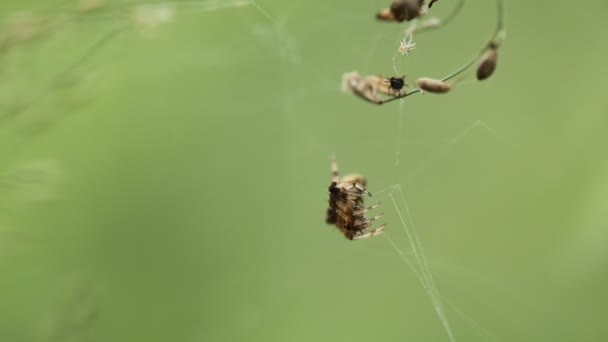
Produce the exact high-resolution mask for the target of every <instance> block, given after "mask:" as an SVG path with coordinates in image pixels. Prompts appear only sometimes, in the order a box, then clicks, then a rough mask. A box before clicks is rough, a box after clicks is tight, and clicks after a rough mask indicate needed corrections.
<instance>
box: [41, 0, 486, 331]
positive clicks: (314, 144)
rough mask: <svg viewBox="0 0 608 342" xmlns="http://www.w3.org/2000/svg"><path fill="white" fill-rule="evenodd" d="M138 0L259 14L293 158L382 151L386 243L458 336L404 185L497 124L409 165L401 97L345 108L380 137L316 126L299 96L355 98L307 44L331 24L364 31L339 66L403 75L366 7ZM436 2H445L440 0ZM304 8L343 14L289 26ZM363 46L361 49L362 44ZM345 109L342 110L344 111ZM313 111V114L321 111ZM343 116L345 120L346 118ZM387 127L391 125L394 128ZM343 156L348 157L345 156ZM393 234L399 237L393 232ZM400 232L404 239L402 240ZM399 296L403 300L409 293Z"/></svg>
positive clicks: (469, 127) (450, 139)
mask: <svg viewBox="0 0 608 342" xmlns="http://www.w3.org/2000/svg"><path fill="white" fill-rule="evenodd" d="M141 3H142V4H145V5H149V6H152V7H150V8H148V10H151V11H152V12H154V10H163V9H169V10H170V11H173V10H175V11H176V12H177V14H180V13H184V14H192V15H195V14H196V13H200V12H215V11H221V10H229V9H245V8H246V9H248V10H253V11H255V12H256V13H257V15H258V16H259V18H261V19H262V20H260V21H258V22H257V23H256V24H255V25H254V26H253V27H252V35H253V37H255V39H257V40H259V42H260V44H267V45H268V46H269V47H270V48H271V49H276V50H277V51H276V52H277V54H278V61H279V64H278V66H277V70H278V74H279V78H280V84H279V85H278V86H277V89H278V90H277V92H276V101H277V102H278V104H279V105H280V111H281V113H282V116H283V119H284V121H285V122H284V124H285V127H286V128H287V129H288V130H289V131H290V132H291V133H293V137H292V139H293V140H294V141H296V140H297V141H298V144H299V145H300V146H301V149H302V151H300V154H299V155H298V157H302V156H303V157H308V158H310V159H313V160H320V161H321V162H320V163H321V164H323V163H325V162H326V156H328V155H330V154H331V153H333V152H339V153H337V157H338V162H339V163H341V165H344V166H345V167H346V170H351V169H358V168H359V167H360V164H361V163H364V162H366V158H365V157H364V158H355V154H354V153H348V152H347V151H348V150H360V149H362V148H363V147H364V146H365V145H366V144H368V143H370V142H372V143H374V144H376V145H377V146H380V147H382V148H383V149H384V151H385V153H386V156H385V157H386V158H384V159H381V160H380V162H379V163H378V164H379V165H380V168H381V169H382V172H381V173H380V174H379V175H381V176H382V177H383V178H384V181H385V182H388V183H392V184H391V185H389V186H388V187H387V188H385V189H384V190H380V191H377V190H376V191H374V188H370V190H371V191H372V192H373V193H374V194H375V197H377V198H383V200H382V202H385V204H384V207H385V208H386V207H388V208H386V209H385V210H387V211H388V210H389V208H391V207H392V208H391V209H390V210H394V213H395V214H396V215H397V218H398V221H396V222H391V225H390V226H389V229H388V230H387V231H386V232H385V234H384V238H385V239H386V243H387V246H390V248H391V249H392V250H393V251H394V252H395V253H396V255H397V256H398V258H400V260H402V261H403V262H404V264H405V265H407V267H409V268H410V270H411V271H412V272H413V274H414V275H415V276H416V277H417V278H418V280H419V281H420V284H421V286H422V288H423V290H424V291H425V293H426V295H427V296H428V298H429V300H430V302H431V305H432V307H433V309H434V311H435V313H436V316H437V318H438V319H439V321H440V323H441V325H442V327H443V329H444V330H445V333H446V335H447V337H448V340H449V341H451V342H452V341H457V340H458V338H457V336H456V334H455V333H454V331H453V328H452V325H451V320H450V317H449V315H448V312H447V310H446V309H445V304H444V302H445V301H444V300H443V298H442V296H441V295H440V291H439V288H438V286H437V284H436V282H435V279H434V276H433V273H432V271H431V263H430V261H429V258H428V256H427V253H426V252H425V249H424V248H423V244H422V239H421V237H420V236H419V234H418V232H417V229H416V226H415V225H414V223H413V219H412V217H414V216H415V213H412V212H410V209H409V205H408V202H407V201H406V198H407V196H406V194H407V188H406V186H405V185H407V184H409V183H410V182H415V181H416V180H418V179H419V177H420V175H422V174H423V173H425V171H427V170H429V169H432V168H433V167H434V166H436V165H437V164H438V163H439V162H440V161H441V160H442V159H443V158H444V157H445V156H446V155H449V154H450V153H451V152H452V151H453V150H454V149H456V148H457V147H458V146H459V144H460V143H461V142H463V141H466V140H467V138H469V137H470V136H471V135H473V134H474V133H475V132H478V131H483V132H487V133H489V135H490V136H491V137H494V138H496V137H497V133H496V132H495V130H494V129H493V128H491V127H490V126H489V125H487V124H486V123H485V122H484V121H482V120H479V119H475V120H473V121H472V122H467V123H465V124H464V125H462V126H463V128H462V129H459V130H457V131H456V132H447V133H445V139H442V141H445V143H442V142H441V141H440V142H439V143H437V141H432V142H431V143H428V142H423V143H422V145H424V146H425V147H428V146H429V145H430V146H433V148H432V149H431V150H430V151H429V149H427V148H425V149H424V150H425V152H429V153H427V154H426V155H425V157H424V158H422V159H421V160H420V161H418V163H416V164H414V165H411V164H410V163H404V159H405V158H404V155H405V154H406V152H408V151H407V150H405V149H404V148H403V146H404V145H405V146H408V147H410V146H419V144H418V143H416V142H415V141H406V142H404V138H406V137H407V132H406V127H408V125H407V123H408V121H407V120H408V118H409V116H410V115H412V113H411V112H410V111H409V108H410V107H409V101H408V100H401V101H399V102H400V103H399V104H398V105H395V106H392V107H389V106H387V108H383V109H382V111H381V112H380V111H378V113H374V111H375V110H377V108H375V107H366V106H368V105H367V104H365V103H358V102H356V103H353V105H352V106H350V107H349V108H350V109H352V108H355V107H356V108H357V109H356V110H357V111H360V112H364V115H363V116H359V117H358V119H357V120H358V121H359V123H360V126H366V125H372V123H370V121H374V120H376V119H377V116H379V115H382V116H384V118H382V119H381V120H378V121H379V122H378V123H377V124H375V125H374V128H373V129H374V130H375V133H378V132H379V133H380V134H381V135H382V137H381V138H373V139H362V140H360V141H357V140H356V139H353V137H356V136H360V133H357V134H352V132H345V131H343V130H338V132H336V128H335V126H336V125H331V127H328V128H326V129H318V126H317V122H316V121H312V120H309V119H307V115H310V113H306V112H303V111H302V110H300V107H299V106H300V105H301V104H302V103H303V102H306V101H309V100H310V99H312V100H313V101H327V100H328V99H329V100H335V101H340V103H345V102H347V101H349V102H350V101H352V102H355V101H356V99H352V98H349V97H347V96H344V95H342V94H340V92H339V89H338V88H339V87H338V85H337V83H338V80H339V76H340V73H341V72H345V71H348V70H347V69H342V70H340V69H338V70H336V69H334V68H333V66H324V65H323V64H322V63H321V61H319V60H318V59H317V58H316V55H315V54H314V53H311V52H310V50H307V46H308V45H310V44H312V42H314V41H315V39H317V38H318V37H319V36H320V34H319V32H324V33H325V32H332V31H334V30H336V27H339V28H340V29H339V30H340V31H341V33H340V34H338V36H339V37H338V38H336V39H337V40H346V38H348V37H349V36H350V34H349V33H348V32H349V31H350V30H351V29H352V30H354V31H357V32H358V33H356V34H354V35H353V36H357V35H361V38H359V37H356V38H354V39H352V41H353V44H355V47H354V48H352V51H350V52H349V53H346V54H344V53H343V54H339V53H338V55H339V56H338V57H336V58H338V59H343V63H344V65H348V66H349V67H350V66H356V65H361V66H362V67H361V69H362V70H364V71H365V72H370V73H371V72H374V71H375V70H377V69H378V68H380V69H382V71H383V72H384V73H387V74H388V73H391V72H392V71H394V72H395V73H396V74H400V67H399V66H398V65H397V64H396V63H395V58H394V56H395V55H394V53H392V52H391V51H393V50H394V49H395V46H393V45H391V44H389V43H387V42H390V41H391V40H394V39H395V36H398V35H395V32H396V31H395V30H393V31H392V32H391V30H388V29H387V28H386V27H384V26H379V25H377V24H375V23H372V25H371V27H372V28H371V29H369V28H367V27H366V28H365V29H364V30H362V29H361V28H358V25H359V23H360V22H361V21H362V20H364V19H365V18H367V19H369V17H371V16H370V15H369V13H364V14H365V15H362V14H361V12H360V11H359V10H356V9H348V8H347V9H345V6H346V5H345V4H340V3H331V2H328V3H322V4H314V6H315V8H314V11H313V10H311V9H310V7H307V6H310V5H309V4H307V2H305V1H303V0H300V1H293V2H289V4H288V5H287V8H281V9H280V10H275V11H273V10H272V6H270V5H266V3H265V2H264V1H261V0H260V1H258V0H255V1H220V0H207V1H175V2H170V1H169V2H167V1H158V2H156V1H154V2H141ZM440 5H442V4H441V3H440ZM158 6H161V7H158ZM162 6H166V7H162ZM383 6H386V3H385V2H383V1H369V2H368V3H367V4H366V6H362V7H366V8H369V9H370V10H376V9H379V8H382V7H383ZM438 7H439V5H438ZM338 9H339V10H338ZM301 10H309V11H310V13H315V12H318V13H325V12H328V13H340V14H341V15H342V16H343V19H342V21H341V22H340V24H336V22H335V18H332V17H327V16H323V19H319V20H318V22H316V23H314V25H313V24H307V25H303V27H305V28H306V29H300V30H296V32H292V21H293V20H298V16H297V13H298V12H299V11H301ZM304 18H307V17H304ZM300 20H302V19H300ZM306 20H307V19H306ZM126 29H127V27H125V26H120V25H119V26H118V27H117V28H115V29H112V30H110V31H108V32H107V33H105V34H103V35H102V36H101V37H100V38H99V40H97V41H95V42H93V43H92V44H90V46H89V48H88V49H86V50H85V52H84V53H83V54H82V56H81V57H79V58H77V59H76V60H75V61H74V62H73V63H72V64H70V65H68V67H67V68H66V69H65V70H63V71H61V73H60V75H65V74H66V73H69V72H71V71H73V70H75V69H78V68H81V67H82V66H83V65H86V63H88V62H89V61H90V59H91V58H92V57H93V56H94V55H95V54H97V53H99V52H100V50H101V49H103V48H104V47H105V46H106V45H107V44H109V43H111V42H112V41H113V40H114V39H116V38H117V37H119V36H120V34H122V33H123V32H125V30H126ZM361 32H365V34H361ZM397 40H398V39H397ZM393 43H395V42H393ZM337 45H338V46H339V47H329V48H328V51H329V53H328V54H329V55H331V53H332V52H336V49H339V48H340V47H342V48H344V46H345V44H337ZM346 47H347V48H348V45H346ZM361 47H363V49H362V48H361ZM359 50H364V51H365V52H364V53H363V54H362V56H360V58H358V59H357V61H356V62H351V61H349V60H348V57H349V55H351V54H353V53H354V52H355V51H357V53H358V51H359ZM305 51H307V52H305ZM414 53H416V52H414ZM457 62H459V61H457ZM45 92H46V90H44V89H43V90H42V91H41V94H46V93H45ZM42 96H44V95H41V97H42ZM36 101H37V99H35V100H34V102H36ZM320 108H322V107H320ZM359 108H362V109H359ZM345 112H347V111H346V110H345ZM312 114H317V115H318V114H320V113H312ZM325 115H332V116H336V117H344V116H347V115H349V113H325ZM345 120H348V118H346V119H345ZM334 123H335V121H334ZM390 126H395V127H394V128H393V127H390ZM342 133H349V134H346V135H347V136H348V138H347V140H348V144H343V145H340V143H336V141H340V140H342V139H344V138H342V137H341V134H342ZM328 137H330V138H328ZM336 150H337V151H336ZM320 152H321V153H320ZM349 155H350V157H349ZM341 156H346V157H345V158H342V157H341ZM288 158H289V157H288ZM326 164H328V163H326ZM324 171H326V170H320V174H323V175H325V174H326V173H327V172H324ZM291 172H293V173H296V171H294V170H291ZM404 172H405V173H407V180H405V181H404V180H403V177H402V174H403V173H404ZM376 179H377V178H370V183H372V184H378V183H380V182H377V181H376ZM402 184H404V185H402ZM387 200H388V203H387ZM298 216H299V214H298ZM398 226H400V228H401V229H400V230H399V229H390V227H398ZM398 235H403V236H401V237H398ZM403 238H404V241H401V240H403ZM376 239H379V238H376ZM366 243H368V241H364V242H361V244H366ZM400 300H407V298H406V299H400ZM449 306H450V307H452V308H453V311H454V312H456V313H458V314H459V315H460V316H462V317H465V318H466V319H467V320H468V321H471V322H473V323H472V325H473V326H475V328H474V329H476V330H478V331H480V332H482V333H483V334H484V335H485V336H486V337H488V336H489V337H490V338H492V339H494V340H495V338H493V337H491V334H488V333H487V332H485V331H484V330H483V328H481V327H479V326H478V324H477V323H475V320H474V319H471V318H470V317H468V316H466V314H465V313H464V312H462V311H461V310H459V309H458V308H456V307H455V306H454V305H449Z"/></svg>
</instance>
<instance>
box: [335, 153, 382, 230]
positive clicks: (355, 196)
mask: <svg viewBox="0 0 608 342" xmlns="http://www.w3.org/2000/svg"><path fill="white" fill-rule="evenodd" d="M331 170H332V180H331V184H330V185H329V189H328V191H329V208H327V217H326V218H325V221H326V222H327V223H328V224H333V225H335V226H336V227H337V228H338V229H339V230H340V232H342V234H344V236H345V237H346V238H347V239H349V240H360V239H366V238H369V237H372V236H376V235H378V234H381V233H382V231H383V230H384V227H385V226H386V224H383V225H381V226H380V227H378V228H376V229H371V226H372V224H373V221H375V220H377V219H379V218H381V217H382V215H383V214H380V215H377V216H374V217H372V218H369V219H368V218H366V217H365V213H367V212H369V211H371V210H373V209H375V208H377V207H378V206H379V205H380V203H376V204H374V205H372V206H371V207H368V208H365V207H364V205H363V195H364V194H365V195H368V196H370V197H371V195H372V194H371V193H370V192H369V191H367V190H366V189H365V183H366V180H365V177H363V176H362V175H359V174H351V175H347V176H344V177H342V178H340V176H339V173H338V164H337V163H336V160H335V159H333V158H332V162H331Z"/></svg>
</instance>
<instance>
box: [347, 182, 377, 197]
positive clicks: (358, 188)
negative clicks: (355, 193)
mask: <svg viewBox="0 0 608 342" xmlns="http://www.w3.org/2000/svg"><path fill="white" fill-rule="evenodd" d="M352 188H357V190H359V191H361V192H363V193H364V194H367V195H368V196H369V197H372V193H371V192H369V191H367V189H365V188H364V187H363V186H362V185H361V184H359V183H352V184H351V185H349V186H347V187H346V188H344V190H346V191H348V190H350V189H352Z"/></svg>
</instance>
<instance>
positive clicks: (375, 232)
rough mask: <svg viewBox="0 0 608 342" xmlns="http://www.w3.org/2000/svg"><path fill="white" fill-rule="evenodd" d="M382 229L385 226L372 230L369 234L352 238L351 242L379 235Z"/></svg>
mask: <svg viewBox="0 0 608 342" xmlns="http://www.w3.org/2000/svg"><path fill="white" fill-rule="evenodd" d="M384 227H386V224H383V225H381V226H380V227H378V228H376V229H374V230H372V231H371V232H367V233H363V234H361V235H356V236H354V237H353V240H361V239H367V238H370V237H372V236H376V235H380V234H382V232H383V231H384Z"/></svg>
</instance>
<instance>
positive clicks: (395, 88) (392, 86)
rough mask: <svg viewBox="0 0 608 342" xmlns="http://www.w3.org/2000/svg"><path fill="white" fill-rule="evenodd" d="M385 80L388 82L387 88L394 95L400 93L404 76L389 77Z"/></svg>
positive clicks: (403, 85) (403, 83)
mask: <svg viewBox="0 0 608 342" xmlns="http://www.w3.org/2000/svg"><path fill="white" fill-rule="evenodd" d="M386 82H387V83H388V84H389V86H388V89H389V90H390V91H392V92H393V93H395V96H399V95H401V89H403V87H405V86H406V85H407V84H405V76H401V77H390V78H387V79H386Z"/></svg>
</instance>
